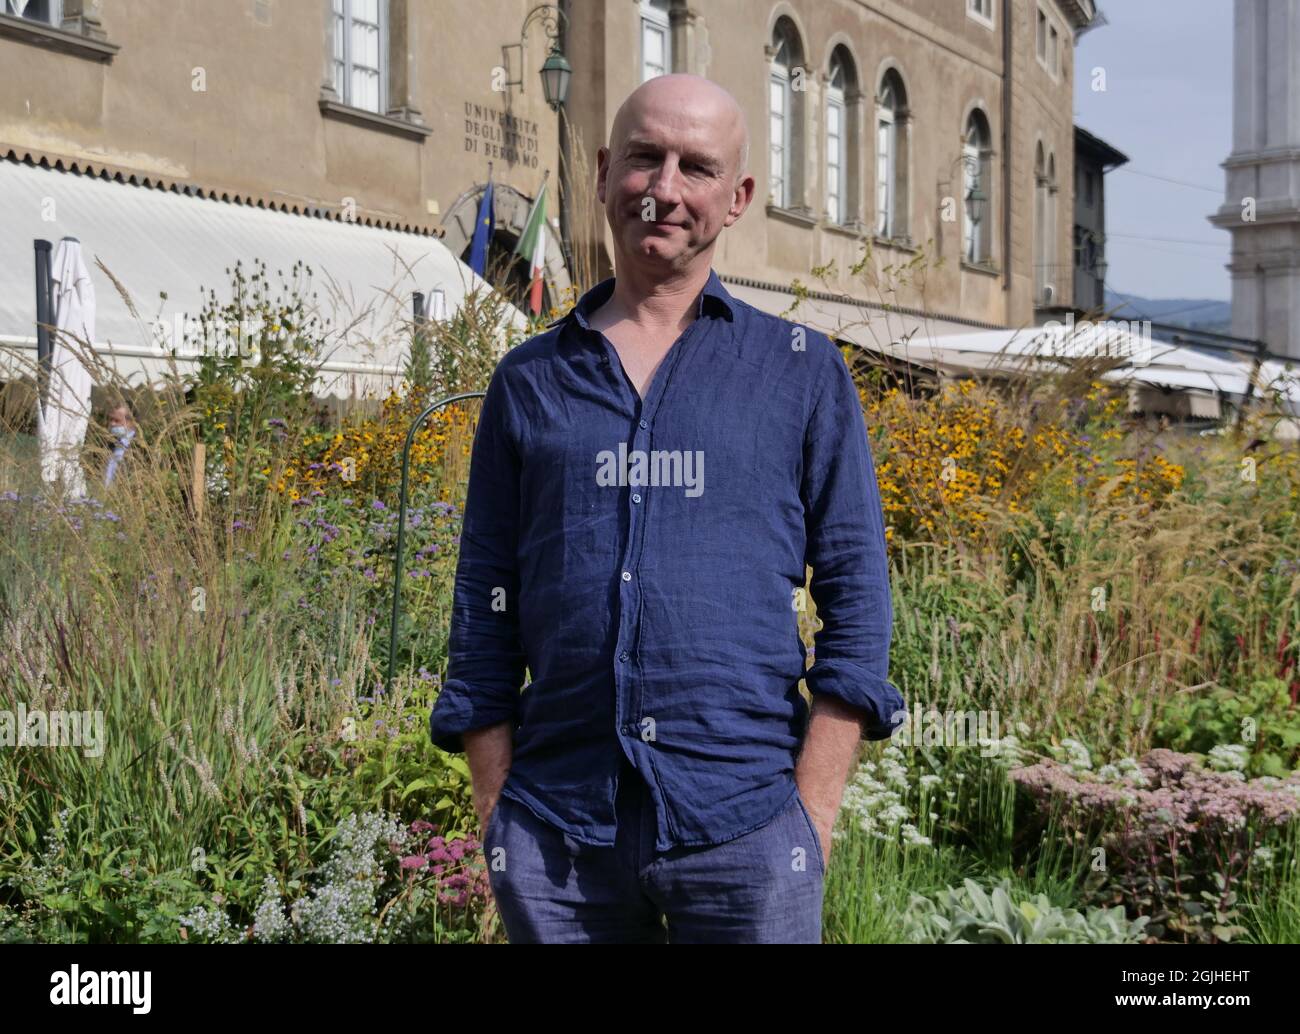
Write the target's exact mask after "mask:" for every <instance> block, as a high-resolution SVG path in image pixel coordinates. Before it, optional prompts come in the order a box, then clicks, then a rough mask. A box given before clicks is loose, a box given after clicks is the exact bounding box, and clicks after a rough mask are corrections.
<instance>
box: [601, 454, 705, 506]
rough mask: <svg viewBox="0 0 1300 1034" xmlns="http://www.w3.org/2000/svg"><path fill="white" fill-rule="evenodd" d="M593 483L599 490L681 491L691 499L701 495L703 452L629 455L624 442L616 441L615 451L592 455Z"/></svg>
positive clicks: (702, 487)
mask: <svg viewBox="0 0 1300 1034" xmlns="http://www.w3.org/2000/svg"><path fill="white" fill-rule="evenodd" d="M596 484H597V485H600V486H601V487H602V488H607V487H609V488H612V487H618V488H623V487H626V486H628V485H631V486H633V487H638V486H640V487H646V486H649V487H651V488H660V487H664V488H684V489H686V494H687V495H688V496H690V497H691V498H695V497H696V496H698V495H700V494H702V493H703V492H704V450H703V449H696V450H695V451H694V452H692V451H691V450H689V449H687V450H685V451H683V450H681V449H652V450H651V451H650V452H646V451H645V450H644V449H633V450H631V452H629V451H628V448H627V442H619V443H618V451H617V452H615V451H614V450H613V449H604V450H602V451H601V452H598V453H597V454H596Z"/></svg>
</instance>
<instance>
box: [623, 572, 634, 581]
mask: <svg viewBox="0 0 1300 1034" xmlns="http://www.w3.org/2000/svg"><path fill="white" fill-rule="evenodd" d="M631 580H632V572H631V571H624V572H623V581H625V582H630V581H631Z"/></svg>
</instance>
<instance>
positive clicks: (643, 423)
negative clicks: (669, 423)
mask: <svg viewBox="0 0 1300 1034" xmlns="http://www.w3.org/2000/svg"><path fill="white" fill-rule="evenodd" d="M649 426H650V425H649V424H647V423H646V422H645V421H644V420H642V421H641V430H643V431H644V430H645V429H646V428H647V427H649Z"/></svg>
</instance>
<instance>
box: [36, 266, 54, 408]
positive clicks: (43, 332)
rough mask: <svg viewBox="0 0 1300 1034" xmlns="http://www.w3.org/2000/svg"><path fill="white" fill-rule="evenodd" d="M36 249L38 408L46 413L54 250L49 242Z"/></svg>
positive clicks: (52, 320) (51, 350) (52, 316)
mask: <svg viewBox="0 0 1300 1034" xmlns="http://www.w3.org/2000/svg"><path fill="white" fill-rule="evenodd" d="M32 243H33V245H34V247H35V249H36V406H37V408H38V409H39V410H40V411H41V415H42V416H43V415H44V412H45V408H44V407H45V392H46V388H47V387H48V385H49V380H50V357H51V354H52V352H53V349H52V348H51V346H50V326H51V325H52V324H53V323H54V313H53V312H51V311H50V310H51V309H52V308H53V301H54V299H53V295H54V289H53V284H51V282H50V252H51V250H52V249H53V247H54V245H52V244H51V243H50V242H49V241H44V240H37V241H33V242H32Z"/></svg>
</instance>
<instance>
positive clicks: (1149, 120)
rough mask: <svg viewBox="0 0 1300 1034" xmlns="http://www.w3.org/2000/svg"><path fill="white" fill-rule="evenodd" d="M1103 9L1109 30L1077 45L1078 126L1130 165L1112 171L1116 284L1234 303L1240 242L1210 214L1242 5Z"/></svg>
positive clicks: (1198, 0)
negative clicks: (1233, 258)
mask: <svg viewBox="0 0 1300 1034" xmlns="http://www.w3.org/2000/svg"><path fill="white" fill-rule="evenodd" d="M1098 6H1099V7H1100V8H1101V10H1102V11H1104V12H1105V14H1106V18H1107V20H1108V22H1109V24H1107V25H1103V26H1101V27H1100V28H1096V29H1092V30H1091V31H1089V32H1087V33H1085V34H1084V36H1083V37H1082V38H1081V39H1080V40H1079V43H1078V48H1077V50H1076V52H1075V63H1074V76H1075V79H1074V82H1075V88H1074V106H1075V108H1074V120H1075V122H1076V123H1077V124H1078V125H1081V126H1082V127H1083V128H1084V129H1086V130H1088V131H1089V132H1091V133H1094V134H1096V135H1097V136H1099V137H1101V138H1102V139H1103V140H1105V141H1106V142H1107V143H1109V144H1110V145H1111V146H1112V147H1116V148H1118V149H1119V150H1120V151H1122V152H1123V153H1124V154H1126V155H1128V158H1129V163H1128V164H1127V165H1124V166H1121V167H1120V168H1118V169H1115V170H1113V171H1111V172H1108V173H1107V174H1106V231H1107V246H1106V253H1107V259H1108V260H1109V263H1110V266H1109V269H1108V270H1107V272H1106V283H1107V286H1108V287H1110V288H1111V289H1112V290H1115V291H1120V292H1123V293H1125V294H1134V295H1141V296H1144V297H1147V298H1207V299H1214V300H1219V301H1227V300H1228V299H1229V298H1230V297H1231V287H1230V280H1229V277H1228V271H1227V269H1226V268H1224V267H1225V265H1226V263H1227V262H1228V258H1229V251H1230V250H1231V245H1230V241H1231V238H1230V237H1229V236H1228V234H1227V232H1225V231H1223V230H1220V229H1219V228H1218V227H1215V226H1211V225H1210V223H1209V222H1207V221H1206V219H1207V216H1209V215H1210V214H1211V213H1213V212H1214V211H1215V210H1216V209H1217V208H1218V207H1219V205H1220V204H1222V202H1223V196H1224V172H1223V169H1221V168H1220V167H1219V164H1220V163H1221V162H1222V161H1223V160H1224V159H1225V158H1227V156H1228V154H1229V152H1230V151H1231V149H1232V7H1233V4H1232V0H1099V2H1098ZM1094 69H1101V70H1104V72H1105V76H1106V80H1105V86H1106V88H1105V90H1104V91H1101V90H1096V89H1094V88H1093V70H1094ZM1187 242H1196V243H1187Z"/></svg>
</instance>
